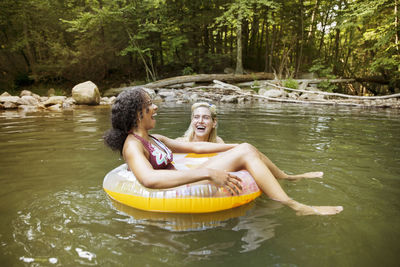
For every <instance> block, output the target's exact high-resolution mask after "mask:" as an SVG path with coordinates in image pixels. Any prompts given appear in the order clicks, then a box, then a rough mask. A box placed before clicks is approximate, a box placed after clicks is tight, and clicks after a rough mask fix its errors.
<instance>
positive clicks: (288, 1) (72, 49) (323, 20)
mask: <svg viewBox="0 0 400 267" xmlns="http://www.w3.org/2000/svg"><path fill="white" fill-rule="evenodd" d="M398 8H399V0H388V1H386V0H353V1H352V0H310V1H306V0H297V1H294V0H209V1H206V0H1V1H0V93H1V92H2V91H18V90H21V89H22V88H24V87H27V86H28V87H29V86H42V87H54V86H57V88H69V90H70V88H72V87H71V86H73V85H75V84H76V83H80V82H83V81H87V80H91V81H93V82H95V83H96V84H98V85H99V89H101V90H102V89H103V90H104V89H107V88H109V87H113V86H114V87H115V86H121V85H132V84H138V83H145V82H151V81H154V80H157V79H160V78H166V77H171V76H177V75H190V74H195V73H197V74H199V73H223V72H224V69H226V68H227V67H230V68H232V69H233V70H234V71H235V72H236V73H243V72H246V70H250V71H254V72H260V71H264V72H270V73H275V75H276V77H278V78H296V77H299V76H300V74H301V73H306V72H314V73H317V74H318V75H319V76H320V77H327V78H334V77H348V78H356V79H358V80H359V81H361V82H367V83H369V86H368V89H369V91H370V92H371V93H373V94H378V93H381V92H380V91H379V90H378V89H377V88H381V85H384V86H385V88H386V92H385V93H395V92H397V91H398V90H399V89H398V88H400V47H399V35H400V27H399V15H398ZM376 85H378V86H376Z"/></svg>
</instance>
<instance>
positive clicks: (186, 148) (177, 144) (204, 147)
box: [154, 134, 238, 154]
mask: <svg viewBox="0 0 400 267" xmlns="http://www.w3.org/2000/svg"><path fill="white" fill-rule="evenodd" d="M154 136H155V137H156V138H157V139H159V140H160V141H161V142H163V143H164V144H165V145H166V146H167V147H168V148H169V149H171V151H172V152H175V153H198V154H201V153H215V152H223V151H227V150H229V149H231V148H234V147H236V146H237V145H238V144H225V143H211V142H181V141H179V140H174V139H170V138H168V137H166V136H163V135H159V134H155V135H154Z"/></svg>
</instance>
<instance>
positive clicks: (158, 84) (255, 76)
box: [143, 72, 274, 89]
mask: <svg viewBox="0 0 400 267" xmlns="http://www.w3.org/2000/svg"><path fill="white" fill-rule="evenodd" d="M272 79H274V74H273V73H267V72H257V73H251V74H197V75H186V76H178V77H173V78H167V79H163V80H159V81H155V82H152V83H148V84H145V85H143V87H146V88H150V89H154V88H163V87H167V86H170V85H174V84H182V83H190V82H212V81H214V80H218V81H224V82H231V83H237V82H246V81H253V80H272Z"/></svg>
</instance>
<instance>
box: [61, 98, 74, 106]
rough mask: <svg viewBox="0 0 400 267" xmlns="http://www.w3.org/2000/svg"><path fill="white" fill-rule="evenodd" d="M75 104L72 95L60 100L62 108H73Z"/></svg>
mask: <svg viewBox="0 0 400 267" xmlns="http://www.w3.org/2000/svg"><path fill="white" fill-rule="evenodd" d="M74 105H75V100H74V99H73V98H72V97H68V98H67V99H65V101H64V102H62V104H61V106H62V108H63V109H70V108H73V107H74Z"/></svg>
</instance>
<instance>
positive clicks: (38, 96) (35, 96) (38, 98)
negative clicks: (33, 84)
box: [32, 94, 42, 101]
mask: <svg viewBox="0 0 400 267" xmlns="http://www.w3.org/2000/svg"><path fill="white" fill-rule="evenodd" d="M32 96H33V97H34V98H36V99H37V100H38V101H42V100H41V98H40V95H38V94H32Z"/></svg>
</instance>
